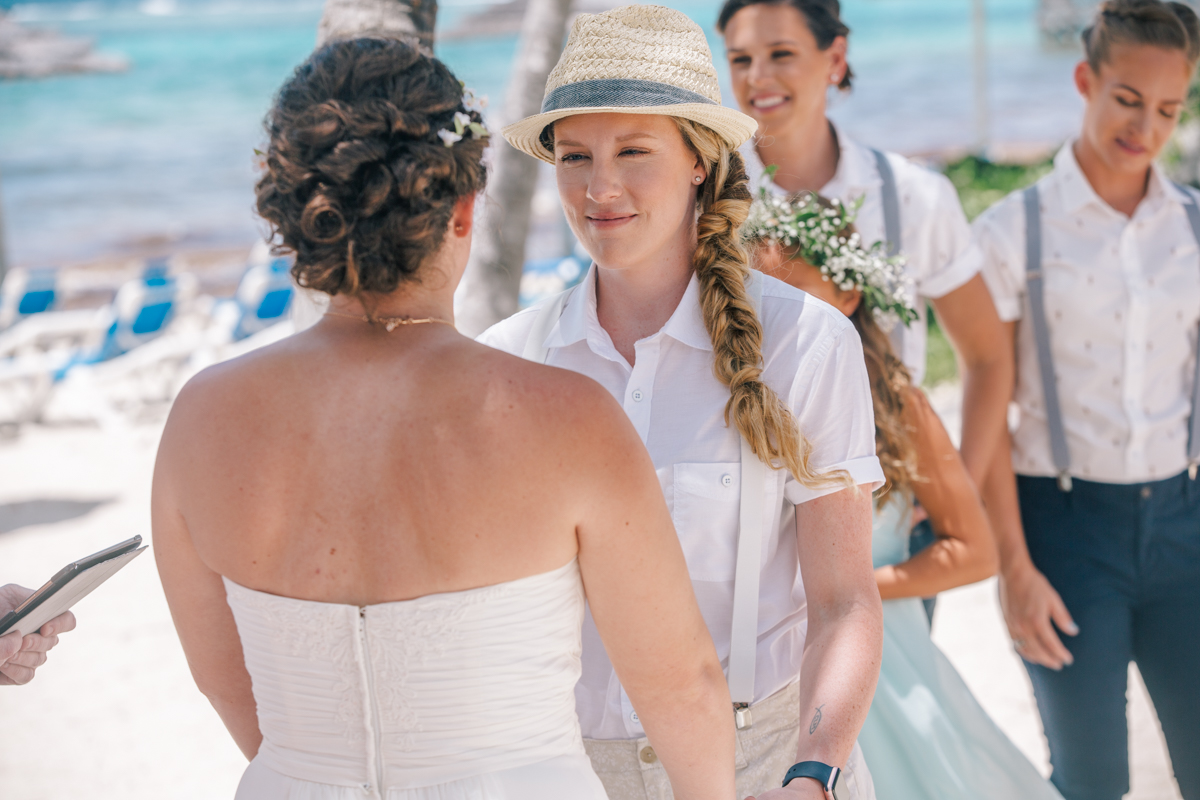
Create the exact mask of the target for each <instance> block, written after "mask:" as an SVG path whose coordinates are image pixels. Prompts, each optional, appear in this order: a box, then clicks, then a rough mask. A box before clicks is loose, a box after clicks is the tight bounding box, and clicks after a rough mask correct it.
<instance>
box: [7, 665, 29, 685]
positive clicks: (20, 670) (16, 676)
mask: <svg viewBox="0 0 1200 800" xmlns="http://www.w3.org/2000/svg"><path fill="white" fill-rule="evenodd" d="M0 676H3V677H5V678H7V679H8V680H7V683H9V684H11V685H16V686H24V685H25V684H27V683H29V682H30V681H31V680H33V668H32V667H23V666H21V665H20V664H14V663H12V662H11V661H10V662H8V663H7V664H5V665H4V666H2V667H0Z"/></svg>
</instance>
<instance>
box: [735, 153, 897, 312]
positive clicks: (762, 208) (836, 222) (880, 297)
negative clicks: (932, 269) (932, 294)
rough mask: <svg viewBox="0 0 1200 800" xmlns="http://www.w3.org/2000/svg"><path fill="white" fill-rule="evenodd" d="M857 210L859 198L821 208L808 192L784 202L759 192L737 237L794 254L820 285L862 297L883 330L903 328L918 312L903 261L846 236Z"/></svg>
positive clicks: (876, 245)
mask: <svg viewBox="0 0 1200 800" xmlns="http://www.w3.org/2000/svg"><path fill="white" fill-rule="evenodd" d="M772 172H773V170H772ZM861 206H862V198H861V197H860V198H858V199H857V200H855V201H854V202H853V203H852V204H851V206H850V207H847V206H846V205H844V204H843V203H842V202H841V201H840V200H832V201H830V204H829V205H828V206H826V205H823V204H822V203H821V202H820V200H819V198H818V197H817V195H815V194H812V193H811V192H807V193H803V194H799V195H796V196H794V197H790V198H789V197H780V196H778V195H774V194H771V193H769V192H768V191H767V190H766V189H765V188H762V189H760V190H759V196H758V198H757V199H755V201H754V203H753V205H752V206H751V207H750V216H749V217H748V218H747V220H746V224H745V225H744V226H743V227H742V236H743V237H744V238H746V239H747V240H750V241H754V242H764V241H766V242H774V243H777V244H779V245H782V246H784V247H794V248H796V255H797V256H799V257H800V258H802V259H804V261H806V262H807V263H809V264H811V265H812V266H814V267H816V268H817V269H819V270H820V271H821V274H822V275H823V276H824V277H825V280H827V281H832V282H833V284H834V285H835V286H837V287H838V288H839V289H841V290H842V291H850V290H852V289H858V290H859V291H861V292H862V296H863V302H865V303H866V304H867V307H868V308H870V309H871V310H872V311H873V312H874V313H875V317H876V319H877V320H878V321H879V322H880V324H881V325H882V326H883V327H884V328H885V330H890V329H891V328H893V327H894V326H895V324H896V323H897V322H900V323H903V324H904V325H906V326H907V325H908V324H909V323H910V322H912V321H913V320H915V319H917V311H916V309H915V307H914V306H915V302H914V300H915V292H914V291H913V282H912V279H911V278H910V277H908V275H907V274H906V273H905V271H904V265H905V263H906V259H905V258H904V256H900V255H897V256H892V257H888V256H887V255H885V253H884V244H883V242H875V243H874V244H872V245H869V246H867V245H864V244H863V243H862V239H861V237H860V236H859V235H858V233H857V232H855V233H851V234H849V235H846V233H845V232H846V229H847V228H849V227H850V225H851V224H853V222H854V219H855V217H857V216H858V209H859V207H861Z"/></svg>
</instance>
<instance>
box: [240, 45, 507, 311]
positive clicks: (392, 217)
mask: <svg viewBox="0 0 1200 800" xmlns="http://www.w3.org/2000/svg"><path fill="white" fill-rule="evenodd" d="M456 112H457V113H463V114H467V115H468V116H469V117H470V119H471V121H472V122H476V123H481V124H482V119H481V118H480V116H479V114H477V113H475V112H471V111H468V110H467V109H466V108H465V107H464V106H463V88H462V84H461V83H459V81H458V79H456V78H455V77H454V75H453V74H452V73H451V72H450V70H449V69H447V68H446V66H445V65H444V64H442V63H441V62H440V61H438V60H437V59H435V58H432V57H430V56H426V55H423V54H422V53H421V52H420V51H418V50H417V48H416V47H414V46H412V45H410V44H407V43H405V42H400V41H395V40H390V39H375V38H363V39H349V40H340V41H335V42H332V43H330V44H327V45H325V46H324V47H322V48H321V49H319V50H317V51H316V52H315V53H313V55H312V56H311V57H309V59H308V60H307V61H306V62H304V64H302V65H301V66H300V67H299V68H297V70H296V72H295V74H294V75H293V76H292V77H291V79H290V80H288V82H287V83H285V84H284V85H283V88H282V89H280V90H279V95H278V97H277V98H276V100H275V104H274V107H273V108H272V109H271V111H270V113H269V114H268V115H267V119H266V128H267V134H268V136H269V137H270V141H269V144H268V149H267V153H266V159H265V161H266V169H265V172H264V174H263V175H262V177H261V178H260V179H259V181H258V185H257V186H256V187H255V193H256V196H257V202H258V213H259V214H260V215H261V216H262V217H263V219H265V220H267V222H268V223H270V225H271V229H272V233H273V234H274V235H276V236H277V237H278V239H279V241H280V242H281V244H280V245H279V246H278V249H279V250H280V251H283V252H289V251H290V252H294V253H295V254H296V264H295V266H294V267H293V268H292V274H293V275H294V276H295V278H296V281H297V282H298V283H299V284H300V285H301V286H305V287H308V288H312V289H317V290H319V291H322V292H325V293H326V294H330V295H336V294H350V295H354V294H359V293H363V292H369V293H380V294H386V293H388V292H392V291H394V290H395V289H396V288H397V287H398V286H399V285H400V284H401V283H402V282H404V281H410V280H416V279H418V273H419V271H420V269H421V267H422V265H423V264H424V263H425V262H426V260H427V259H428V258H429V257H430V256H431V255H432V254H433V253H435V252H437V250H438V249H439V248H440V247H441V245H442V241H443V239H444V238H445V233H446V227H447V226H448V225H449V224H450V218H451V216H452V214H453V212H454V206H455V203H456V202H457V201H458V200H459V199H460V198H462V197H465V196H467V195H471V194H475V193H478V192H480V191H482V189H483V188H484V185H485V183H486V181H487V171H486V169H485V167H484V165H483V163H482V159H483V152H484V148H485V147H486V146H487V143H488V140H487V139H486V138H480V139H475V138H473V137H472V136H471V134H470V133H468V134H467V135H465V136H464V137H463V138H462V140H461V141H458V142H455V143H454V144H453V145H451V146H447V145H446V144H445V142H443V140H442V139H441V138H439V136H438V132H439V131H440V130H449V131H454V130H455V126H454V115H455V113H456Z"/></svg>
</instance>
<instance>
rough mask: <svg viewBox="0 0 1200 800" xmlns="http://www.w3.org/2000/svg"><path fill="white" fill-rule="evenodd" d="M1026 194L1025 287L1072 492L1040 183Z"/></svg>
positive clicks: (1058, 463) (1055, 438) (1065, 481)
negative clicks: (1048, 298)
mask: <svg viewBox="0 0 1200 800" xmlns="http://www.w3.org/2000/svg"><path fill="white" fill-rule="evenodd" d="M1024 195H1025V286H1026V291H1027V292H1028V294H1029V322H1030V324H1031V325H1032V326H1033V340H1034V342H1035V343H1036V345H1037V359H1038V369H1039V371H1040V372H1041V375H1042V394H1043V397H1044V399H1045V403H1046V426H1047V427H1048V428H1049V431H1050V455H1051V457H1052V458H1053V460H1054V470H1055V472H1057V473H1058V488H1059V489H1062V490H1063V491H1064V492H1069V491H1071V451H1070V450H1069V449H1068V448H1067V434H1066V432H1065V430H1064V429H1063V416H1062V407H1061V406H1060V405H1059V403H1058V381H1057V380H1056V378H1055V377H1054V356H1053V355H1052V354H1051V352H1050V328H1049V326H1048V325H1047V324H1046V302H1045V297H1044V293H1043V285H1042V208H1041V202H1040V200H1039V199H1038V187H1037V184H1034V185H1033V186H1030V187H1029V188H1028V189H1026V190H1025V192H1024Z"/></svg>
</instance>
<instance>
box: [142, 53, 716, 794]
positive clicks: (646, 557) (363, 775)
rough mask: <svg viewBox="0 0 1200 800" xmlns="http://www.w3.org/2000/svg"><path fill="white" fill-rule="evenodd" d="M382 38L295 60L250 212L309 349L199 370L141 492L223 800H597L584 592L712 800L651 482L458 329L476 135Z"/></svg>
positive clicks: (644, 703)
mask: <svg viewBox="0 0 1200 800" xmlns="http://www.w3.org/2000/svg"><path fill="white" fill-rule="evenodd" d="M470 105H471V103H470V97H469V95H468V96H467V97H466V98H464V91H463V89H462V88H461V84H460V83H459V82H458V81H457V80H456V79H455V78H454V76H453V75H452V74H451V73H450V71H449V70H448V69H446V67H445V66H444V65H442V64H441V63H440V62H438V61H437V60H435V59H433V58H429V57H426V56H424V55H422V54H420V53H419V52H417V51H416V50H415V49H414V48H412V47H410V46H408V45H406V44H403V43H399V42H395V41H386V40H379V39H357V40H350V41H340V42H335V43H332V44H330V45H327V46H326V47H324V48H322V49H321V50H319V51H317V52H316V53H315V54H314V55H313V56H312V57H311V58H310V59H309V60H308V62H306V63H305V64H304V65H302V66H301V67H300V68H299V69H297V71H296V73H295V75H294V76H293V77H292V78H291V79H290V80H289V81H288V82H287V83H286V84H285V85H284V87H283V88H282V89H281V91H280V93H279V96H278V98H277V101H276V104H275V106H274V108H273V110H272V111H271V112H270V114H269V116H268V120H267V127H268V133H269V137H270V143H269V150H268V153H267V157H266V170H265V174H264V175H263V177H262V178H261V180H260V182H259V184H258V187H257V195H258V208H259V211H260V213H261V214H262V216H263V217H264V218H265V219H267V220H268V222H269V223H270V224H271V226H272V228H273V232H274V233H275V235H276V236H277V237H278V239H279V241H281V242H282V243H283V246H284V247H285V248H287V249H289V250H291V251H294V252H295V254H296V266H295V268H294V274H295V276H296V278H297V280H298V281H299V282H300V283H301V284H302V285H305V286H308V287H311V288H313V289H317V290H320V291H323V292H326V293H327V294H329V295H331V296H332V299H331V303H330V310H329V312H328V314H327V315H326V316H325V317H324V318H322V319H321V321H320V322H319V323H318V324H317V325H315V326H314V327H312V328H310V329H308V330H306V331H304V332H302V333H299V334H297V335H295V336H293V337H291V338H289V339H286V340H284V341H282V342H280V343H278V344H276V345H273V346H270V347H267V348H263V349H261V350H258V351H255V352H254V353H251V354H249V355H247V356H244V357H242V358H240V359H236V360H234V361H231V362H227V363H224V364H220V365H218V366H215V367H213V368H210V369H209V370H206V371H205V372H203V373H201V374H200V375H198V376H197V377H196V378H195V379H193V380H192V381H191V382H190V383H189V384H188V385H187V387H186V388H185V389H184V390H183V392H182V393H181V394H180V396H179V399H178V400H177V401H176V403H175V406H174V408H173V410H172V412H171V417H170V420H169V421H168V424H167V428H166V431H165V432H164V434H163V439H162V445H161V449H160V451H159V456H158V463H157V466H156V470H155V478H154V492H153V526H154V545H155V553H156V557H157V559H158V567H159V572H160V575H161V577H162V582H163V587H164V590H165V592H166V596H167V600H168V602H169V604H170V607H171V613H172V616H173V618H174V621H175V625H176V628H177V630H178V632H179V637H180V640H181V642H182V644H183V648H184V651H185V653H186V655H187V658H188V663H189V665H190V667H191V669H192V673H193V675H194V677H195V680H196V684H197V686H198V687H199V689H200V690H201V691H202V692H203V693H204V694H205V695H206V696H207V697H208V698H209V700H210V701H211V702H212V704H213V707H214V708H215V709H216V711H217V712H218V714H220V716H221V719H222V720H223V721H224V723H225V725H226V727H227V728H228V729H229V732H230V734H231V735H232V736H233V738H234V739H235V740H236V742H237V744H238V746H239V747H240V748H241V749H242V751H243V752H244V753H245V754H246V756H247V758H249V759H251V763H250V765H249V767H248V768H247V770H246V773H245V775H244V776H243V778H242V781H241V784H240V786H239V789H238V794H237V796H238V798H246V799H249V798H254V800H272V799H273V798H305V800H334V799H335V798H336V799H338V800H349V798H356V799H357V798H364V797H366V798H379V799H380V800H384V798H386V800H432V799H433V798H437V799H438V800H449V799H450V798H455V799H457V798H468V797H470V798H488V799H489V800H491V799H492V798H495V799H497V800H503V799H511V800H551V798H553V799H554V800H560V799H561V798H566V797H570V798H582V799H583V800H603V798H605V793H604V789H603V787H602V786H601V783H600V781H599V779H598V778H597V776H596V775H595V773H594V772H593V771H592V768H591V766H590V764H589V762H588V758H587V755H586V754H585V751H584V747H583V742H582V739H581V734H580V726H579V721H578V718H577V717H576V712H575V699H574V688H575V684H576V682H577V680H578V678H579V675H580V646H581V645H580V631H581V624H582V621H583V617H584V600H585V597H586V600H587V603H588V605H589V606H590V609H591V616H592V618H593V619H594V621H595V624H596V628H597V629H598V631H599V633H600V636H601V638H602V639H603V643H604V648H605V650H606V652H607V654H608V657H609V658H610V659H611V661H612V664H613V666H614V668H615V669H616V672H617V674H618V675H619V676H620V680H621V684H622V685H623V686H624V687H625V689H626V690H627V691H628V694H629V698H630V700H631V702H632V703H633V704H634V706H635V707H636V708H637V712H638V714H639V715H640V719H641V721H642V725H644V726H645V729H646V733H647V736H649V737H650V739H651V740H652V741H653V743H654V748H655V751H656V753H657V758H658V759H659V760H660V761H661V764H662V765H663V767H665V769H666V771H667V773H668V774H669V776H670V780H671V784H672V786H673V789H674V791H675V793H676V796H677V797H681V798H704V799H706V800H707V799H708V798H712V799H713V800H716V799H717V798H719V799H720V800H728V798H730V797H732V796H733V793H734V779H733V771H734V761H735V758H734V736H733V718H732V714H731V713H730V710H729V709H730V706H729V703H730V699H729V693H728V690H727V689H726V686H725V682H724V678H723V675H722V672H721V667H720V665H719V663H718V660H717V655H716V652H715V649H714V647H713V644H712V641H711V639H710V637H709V635H708V633H707V630H706V628H705V623H704V620H703V618H702V617H701V614H700V612H699V610H698V607H697V603H696V600H695V596H694V594H693V590H692V587H691V584H690V582H689V578H688V572H687V567H686V564H685V560H684V556H683V553H682V550H681V548H680V544H679V540H678V538H677V537H676V536H675V532H674V530H673V528H672V525H671V519H670V516H669V514H668V511H667V507H666V504H665V503H664V501H663V498H662V494H661V492H660V490H659V487H658V481H657V480H656V479H655V473H654V468H653V465H652V463H651V460H650V458H649V456H648V455H647V453H646V451H645V449H644V448H643V447H642V444H641V442H640V440H639V438H638V435H637V433H636V431H635V430H634V427H633V426H632V425H631V424H630V423H629V421H628V420H627V419H626V418H625V415H624V414H623V412H622V410H621V408H620V406H619V405H618V404H617V403H616V402H615V401H613V400H612V398H611V397H610V396H609V395H608V393H607V392H606V391H605V390H604V389H603V388H601V387H600V386H598V385H597V384H595V383H594V382H592V381H591V380H589V379H587V378H585V377H583V376H581V375H578V374H576V373H574V372H570V371H567V370H560V369H554V368H551V367H546V366H542V365H538V364H532V363H530V362H528V361H526V360H522V359H518V358H515V357H513V356H509V355H506V354H504V353H501V352H498V351H496V350H493V349H491V348H489V347H485V346H483V345H480V344H476V343H475V342H472V341H471V340H469V339H467V338H465V337H463V336H461V335H459V334H458V333H457V332H456V331H455V329H454V327H453V324H452V313H453V293H454V289H455V286H456V285H457V284H458V281H459V279H460V278H461V276H462V273H463V269H464V267H465V264H466V261H467V256H468V252H469V250H470V241H471V225H472V212H473V208H474V203H475V198H476V196H477V195H478V193H479V192H480V191H481V190H482V189H483V187H484V182H485V175H486V173H485V169H484V167H483V165H482V163H481V158H482V156H483V152H484V148H485V147H486V145H487V132H486V130H485V129H484V128H483V127H482V125H481V122H482V121H481V119H480V117H479V116H478V114H477V113H475V112H473V111H471V110H470V108H469V106H470Z"/></svg>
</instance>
